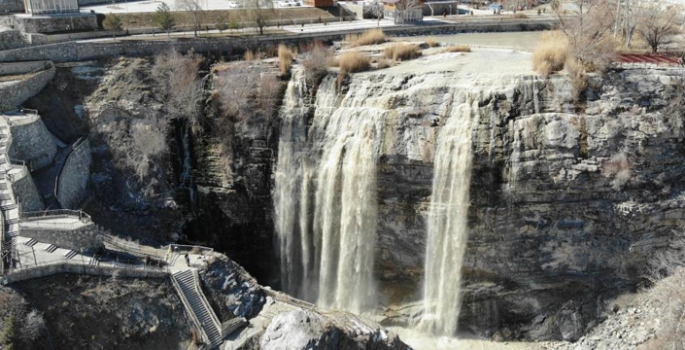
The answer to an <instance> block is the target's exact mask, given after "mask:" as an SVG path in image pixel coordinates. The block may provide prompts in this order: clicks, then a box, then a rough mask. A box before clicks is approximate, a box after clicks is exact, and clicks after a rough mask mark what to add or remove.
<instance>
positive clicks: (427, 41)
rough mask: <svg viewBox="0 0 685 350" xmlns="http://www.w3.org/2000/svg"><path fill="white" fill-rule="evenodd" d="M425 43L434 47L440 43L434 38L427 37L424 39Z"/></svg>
mask: <svg viewBox="0 0 685 350" xmlns="http://www.w3.org/2000/svg"><path fill="white" fill-rule="evenodd" d="M426 45H428V47H436V46H438V45H440V44H439V43H438V41H437V40H436V39H435V38H428V39H426Z"/></svg>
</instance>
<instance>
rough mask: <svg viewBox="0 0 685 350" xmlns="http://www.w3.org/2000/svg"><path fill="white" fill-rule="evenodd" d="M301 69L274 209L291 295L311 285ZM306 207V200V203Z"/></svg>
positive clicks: (288, 108)
mask: <svg viewBox="0 0 685 350" xmlns="http://www.w3.org/2000/svg"><path fill="white" fill-rule="evenodd" d="M301 76H302V72H301V71H300V70H294V71H293V79H291V80H290V82H289V83H288V87H287V89H286V94H285V97H284V98H285V103H284V106H283V107H282V109H281V113H280V115H281V120H282V127H281V134H280V139H279V144H278V160H277V163H276V171H275V187H274V196H273V198H274V211H275V227H276V234H277V235H278V246H279V250H280V251H279V253H280V254H279V255H280V270H281V271H280V272H281V287H282V289H283V290H284V291H286V292H287V293H289V294H292V295H295V296H299V297H302V298H304V297H305V292H306V289H307V284H308V283H305V282H304V279H305V277H304V271H305V270H306V269H307V268H306V266H305V262H304V260H305V259H306V258H305V257H306V256H308V255H309V253H308V252H307V251H306V250H305V248H303V246H307V245H308V242H307V241H308V239H303V238H302V237H301V236H300V235H301V234H303V230H302V226H300V222H299V220H298V215H299V212H300V195H301V193H302V192H303V190H302V189H301V188H300V186H301V185H302V179H303V170H304V166H305V159H304V153H303V152H304V151H305V150H306V139H307V135H306V125H305V123H306V120H305V115H306V110H307V108H306V107H305V106H306V105H307V103H306V101H305V95H306V94H305V92H306V85H305V80H304V79H302V77H301ZM303 207H306V203H305V204H304V205H303Z"/></svg>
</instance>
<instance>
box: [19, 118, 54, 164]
mask: <svg viewBox="0 0 685 350" xmlns="http://www.w3.org/2000/svg"><path fill="white" fill-rule="evenodd" d="M20 118H22V120H23V119H24V118H27V117H20ZM9 125H10V132H11V133H12V144H11V145H10V149H9V156H10V158H12V159H21V160H23V161H25V162H26V164H28V165H29V166H30V168H31V170H35V169H39V168H42V167H44V166H48V165H50V164H52V161H53V160H54V159H55V155H56V154H57V145H56V144H55V140H54V139H53V136H52V134H51V133H50V131H48V128H47V127H46V126H45V123H43V120H42V119H40V117H38V116H36V117H35V119H34V120H33V121H31V122H16V123H15V122H13V121H12V117H10V118H9Z"/></svg>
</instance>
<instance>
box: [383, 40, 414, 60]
mask: <svg viewBox="0 0 685 350" xmlns="http://www.w3.org/2000/svg"><path fill="white" fill-rule="evenodd" d="M419 56H421V50H419V47H418V46H416V45H414V44H393V45H391V46H388V47H386V48H385V50H383V57H385V58H388V59H392V60H395V61H406V60H412V59H414V58H417V57H419Z"/></svg>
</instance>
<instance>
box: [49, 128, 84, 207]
mask: <svg viewBox="0 0 685 350" xmlns="http://www.w3.org/2000/svg"><path fill="white" fill-rule="evenodd" d="M74 147H75V148H74V150H73V151H72V152H71V153H70V154H69V156H67V160H66V161H65V163H64V166H63V167H62V170H61V172H60V174H59V177H58V178H57V192H56V193H55V197H56V198H57V201H58V202H59V204H60V205H61V206H62V208H65V209H77V208H78V207H79V205H80V204H81V202H83V200H84V199H85V198H86V196H87V195H88V191H87V190H88V179H89V178H90V164H91V161H92V159H91V154H90V141H88V140H85V141H83V142H81V143H80V144H79V143H78V141H77V144H76V145H75V146H74Z"/></svg>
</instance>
